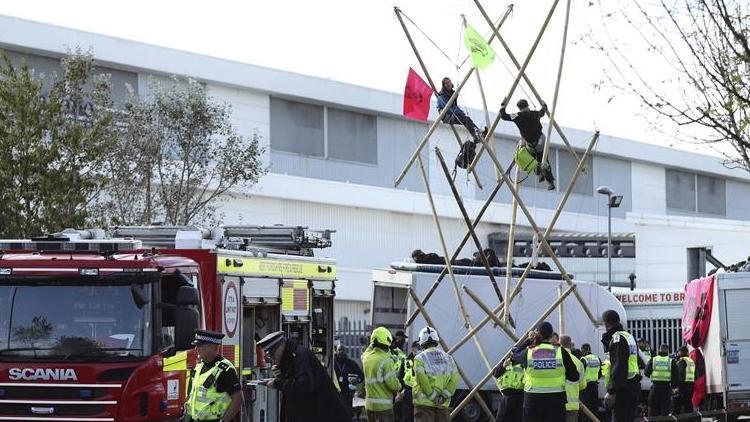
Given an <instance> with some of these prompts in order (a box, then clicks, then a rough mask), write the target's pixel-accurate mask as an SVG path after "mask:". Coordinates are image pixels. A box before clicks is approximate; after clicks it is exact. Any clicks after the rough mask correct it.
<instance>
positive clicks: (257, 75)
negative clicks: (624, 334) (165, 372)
mask: <svg viewBox="0 0 750 422" xmlns="http://www.w3.org/2000/svg"><path fill="white" fill-rule="evenodd" d="M76 46H80V47H82V48H84V49H86V48H89V47H91V48H93V51H94V54H95V57H96V59H97V64H98V66H99V67H100V68H101V69H103V70H104V71H105V72H108V73H111V74H112V81H113V84H114V87H115V96H116V98H115V99H116V100H117V99H118V96H119V99H122V96H123V95H125V89H124V86H125V85H124V84H125V83H128V84H130V85H132V86H133V87H134V88H136V92H138V93H139V94H141V95H145V94H147V93H148V87H149V80H150V78H152V77H156V78H157V79H158V78H163V77H168V76H170V75H180V76H189V77H191V78H194V79H197V80H199V81H201V82H203V83H205V84H206V86H207V88H208V92H209V93H210V95H212V96H213V97H215V98H216V99H218V100H220V101H226V102H228V103H230V104H231V105H232V107H233V119H234V123H235V125H236V126H237V128H238V129H239V131H240V133H242V134H244V135H247V136H250V135H252V133H253V131H256V130H257V131H258V133H259V134H260V135H261V136H262V142H263V143H264V144H265V146H266V153H265V157H264V158H265V160H266V163H268V166H269V173H268V174H267V175H266V176H264V177H263V178H262V179H261V181H260V183H259V184H258V185H257V186H255V187H254V188H252V189H250V190H248V191H242V192H239V191H238V192H235V193H234V195H233V198H230V199H228V200H227V202H226V203H225V204H224V206H223V208H222V212H223V213H224V214H225V223H227V224H236V223H253V224H277V223H283V224H295V225H307V226H311V227H315V228H331V229H335V230H336V234H335V235H334V238H333V239H334V246H333V247H332V248H331V249H328V250H326V251H325V254H327V255H330V256H332V257H335V258H336V259H337V260H338V263H339V267H340V273H339V281H338V283H337V297H338V300H339V305H338V308H337V309H338V314H339V316H347V317H349V318H351V319H364V318H366V315H367V313H368V311H369V309H368V308H369V300H370V295H371V293H370V292H371V284H370V277H371V270H372V269H373V268H377V267H381V268H382V267H387V266H388V264H389V263H390V262H392V261H397V260H403V259H404V258H406V257H408V256H409V255H410V253H411V251H412V250H414V249H417V248H419V249H422V250H424V251H430V252H437V253H440V254H441V255H442V251H441V250H440V244H439V241H438V237H437V232H436V231H435V227H434V223H433V220H432V217H431V213H430V208H429V203H428V201H427V197H426V195H425V193H424V188H423V186H422V182H421V180H420V176H419V172H418V169H417V168H416V167H414V168H412V169H411V171H410V173H409V174H408V176H407V177H406V179H405V180H404V182H403V183H402V184H401V185H400V186H399V187H398V188H394V187H393V182H394V180H395V178H396V176H397V175H398V174H399V173H400V171H401V169H402V167H403V166H404V164H405V163H406V161H407V159H408V157H409V156H410V154H411V153H412V151H413V150H414V148H415V146H416V144H417V142H418V141H419V140H420V138H421V137H422V135H423V134H424V133H425V132H426V129H427V125H426V124H423V123H420V122H414V121H409V120H407V119H405V118H403V117H402V116H401V107H402V96H401V95H400V94H395V93H391V92H383V91H378V90H374V89H369V88H367V87H362V86H354V85H349V84H345V83H340V82H336V81H331V80H326V79H320V78H315V77H311V76H306V75H304V74H302V73H292V72H287V71H280V70H275V69H269V68H263V67H258V66H254V65H251V64H245V63H238V62H234V61H229V60H224V59H218V58H214V57H208V56H203V55H198V54H193V53H188V52H184V51H178V50H174V49H169V48H163V47H158V46H154V45H148V44H143V43H139V42H134V41H128V40H123V39H118V38H113V37H109V36H103V35H98V34H92V33H88V32H82V31H78V30H75V29H69V28H62V27H57V26H53V25H48V24H42V23H37V22H32V21H27V20H22V19H17V18H11V17H0V47H1V48H3V49H4V50H5V51H6V52H8V53H9V54H10V55H11V57H15V58H18V57H20V56H25V57H26V58H27V61H28V63H29V64H30V66H32V67H38V68H40V69H42V70H48V69H54V67H55V66H56V59H57V58H59V57H60V56H61V55H63V54H65V52H66V51H67V49H68V48H74V47H76ZM300 72H304V69H300ZM393 88H394V90H400V88H401V87H393ZM432 113H433V114H432V117H434V116H435V111H434V110H433V112H432ZM470 114H472V115H474V116H480V115H481V114H482V113H481V112H479V111H477V110H470ZM562 123H564V122H562ZM460 130H463V129H460ZM603 130H604V132H605V133H606V128H603ZM565 132H566V134H567V136H568V138H569V139H570V140H571V142H572V143H573V145H574V147H575V148H577V149H578V150H579V151H583V150H584V149H585V147H586V144H587V142H588V140H589V138H590V137H591V133H589V132H586V131H581V130H576V129H566V130H565ZM462 133H463V134H464V135H466V133H465V132H462ZM516 136H517V135H516V129H515V127H513V126H512V125H510V124H505V123H503V124H500V125H499V127H498V131H497V132H496V136H495V143H496V147H497V150H498V155H499V157H500V160H501V162H502V163H503V164H504V165H505V164H506V163H507V162H508V161H509V160H510V157H511V156H512V151H513V148H514V145H515V142H516V141H515V137H516ZM553 138H554V140H553V142H554V145H555V146H556V147H557V148H555V149H553V150H552V155H551V158H552V163H553V166H555V168H556V170H557V176H558V180H559V183H558V188H557V190H556V191H552V192H548V191H547V190H546V189H544V187H542V186H537V185H535V183H534V181H533V178H529V179H528V181H526V182H524V184H523V187H522V194H523V197H524V198H525V202H526V204H527V205H528V206H529V207H530V209H531V211H532V213H533V214H534V216H535V218H536V220H537V222H538V223H539V224H540V226H542V227H543V228H544V227H545V226H546V224H547V223H548V222H549V221H550V219H551V217H552V214H553V212H554V208H555V206H556V204H557V202H558V201H559V200H560V198H561V196H562V191H563V190H564V189H565V186H566V185H567V181H568V180H570V174H571V172H572V169H573V168H574V167H573V165H574V161H573V160H572V158H571V157H570V155H569V154H568V153H567V152H566V151H565V149H564V148H561V147H560V146H561V144H560V140H559V137H557V136H553ZM436 146H437V147H439V148H440V149H441V150H442V151H443V153H444V155H445V156H446V157H448V159H449V160H451V161H452V159H453V157H454V156H455V154H456V152H457V147H456V142H455V139H454V137H453V135H452V133H451V132H450V131H449V130H447V129H446V128H445V127H442V128H440V129H439V130H438V132H437V133H436V135H435V136H433V138H432V141H431V143H430V145H429V148H426V149H425V152H424V153H423V158H424V160H425V163H426V166H427V172H428V174H429V179H430V182H431V186H432V191H433V193H434V194H435V195H436V197H435V198H436V203H437V208H438V212H439V214H440V216H441V218H442V220H441V222H442V225H443V229H444V230H445V233H446V236H447V242H448V247H449V249H451V251H452V248H453V247H455V246H456V245H457V244H458V242H459V241H460V240H461V238H462V236H463V234H464V233H465V229H466V227H465V224H464V222H463V220H462V219H461V214H460V213H459V210H458V207H457V206H456V204H455V202H454V199H453V197H452V196H451V193H450V190H449V187H448V184H447V183H446V180H445V177H444V175H443V173H442V171H441V170H440V168H439V165H438V162H437V159H436V158H435V154H434V152H433V149H434V148H435V147H436ZM451 166H452V163H451ZM588 167H589V169H590V170H589V171H587V172H586V173H585V174H584V175H582V177H581V178H580V179H579V184H578V185H577V186H576V188H575V190H574V193H573V195H571V198H570V200H569V201H568V204H567V206H566V208H565V210H564V212H563V214H562V216H561V218H560V219H559V221H558V223H557V225H556V227H555V234H556V235H561V236H579V237H581V238H586V239H599V240H601V239H604V240H605V241H606V236H605V235H606V230H607V209H606V206H605V197H603V196H601V195H598V194H597V193H596V192H595V191H596V188H597V187H598V186H600V185H608V186H610V187H611V188H612V189H613V190H615V191H616V192H617V193H618V194H620V195H623V197H624V200H623V203H622V205H621V206H620V207H619V208H616V209H614V210H613V222H612V225H613V231H614V232H615V233H617V237H618V238H619V239H625V240H626V243H627V242H630V243H629V244H630V245H632V244H633V243H634V244H635V248H634V254H633V253H632V251H631V253H629V254H623V256H622V257H621V256H615V257H614V258H613V268H614V277H613V278H614V279H615V280H617V281H626V280H627V276H628V275H629V274H630V273H635V274H636V275H637V284H638V287H639V288H658V289H666V290H667V291H675V290H676V291H681V290H682V286H683V284H684V282H685V281H686V278H687V270H686V268H687V248H690V247H707V248H710V249H711V251H712V253H713V255H714V256H716V257H717V258H719V259H721V260H722V261H724V262H725V263H733V262H736V261H739V260H742V259H745V258H746V257H747V256H748V253H749V252H750V174H748V173H746V172H743V171H742V170H730V169H728V168H726V167H724V166H722V164H721V163H720V160H719V159H718V158H716V157H713V156H707V155H701V154H696V153H692V152H688V151H682V150H676V149H671V148H664V147H660V146H656V145H652V144H646V143H640V142H637V141H634V140H629V139H621V138H615V137H610V136H606V135H602V136H601V139H600V140H599V142H598V145H597V147H596V149H595V151H594V154H593V158H592V159H591V163H590V165H589V166H588ZM478 170H479V175H480V180H481V181H482V182H483V184H484V188H483V189H479V188H478V187H477V185H476V183H475V182H474V181H473V179H471V178H467V177H466V173H465V172H464V171H461V170H459V172H458V176H457V179H456V180H457V182H458V185H459V188H460V190H461V193H462V196H463V199H464V202H465V204H466V206H467V208H468V210H469V213H470V214H471V216H472V218H473V216H474V215H476V213H477V211H478V210H479V208H480V207H481V205H482V204H483V200H484V198H486V197H487V195H488V193H489V191H490V190H491V189H492V187H493V184H494V179H495V173H494V169H493V167H492V165H491V162H490V161H489V159H488V158H486V157H484V158H483V160H482V162H481V163H480V166H479V167H478ZM510 203H511V201H510V193H509V192H508V190H507V189H505V188H504V189H503V190H502V191H501V194H500V195H498V197H497V198H496V199H495V201H494V202H493V203H492V205H491V206H490V208H489V209H488V211H487V213H486V215H485V218H484V219H483V221H484V222H483V223H482V224H481V225H480V226H479V227H478V231H477V233H478V235H479V237H480V239H481V240H482V242H483V243H484V244H485V245H489V243H488V242H489V240H488V239H490V238H491V237H492V236H494V238H495V239H499V242H500V243H502V242H501V240H502V238H503V236H502V233H504V231H507V224H508V222H509V220H510V210H511V205H510ZM518 221H519V224H521V225H522V226H524V227H526V228H528V224H527V222H526V220H525V218H524V217H523V216H522V214H520V213H519V220H518ZM527 233H528V230H527ZM491 235H492V236H491ZM602 236H604V237H602ZM474 249H475V248H474V247H473V245H472V244H471V243H470V244H469V245H467V247H466V251H465V252H464V254H462V256H471V253H472V252H473V251H474ZM524 259H526V258H524V257H518V258H517V260H518V261H519V262H522V261H523V260H524ZM563 263H564V264H565V265H566V268H567V270H568V271H569V272H571V273H573V274H575V276H576V277H577V278H579V279H590V280H596V281H600V282H603V281H605V280H606V278H607V259H606V257H596V258H593V257H592V258H564V259H563Z"/></svg>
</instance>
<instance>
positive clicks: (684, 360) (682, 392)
mask: <svg viewBox="0 0 750 422" xmlns="http://www.w3.org/2000/svg"><path fill="white" fill-rule="evenodd" d="M675 366H676V369H677V371H676V375H677V376H676V377H675V378H676V380H675V381H676V382H675V384H674V387H676V388H675V390H674V393H675V408H674V412H673V413H674V414H680V413H693V388H694V385H695V362H694V361H693V359H691V358H690V356H688V348H687V346H682V347H680V350H679V351H678V352H677V363H676V365H675Z"/></svg>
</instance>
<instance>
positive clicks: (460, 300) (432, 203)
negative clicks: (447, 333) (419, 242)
mask: <svg viewBox="0 0 750 422" xmlns="http://www.w3.org/2000/svg"><path fill="white" fill-rule="evenodd" d="M417 164H418V167H419V173H420V174H421V175H422V181H423V182H424V189H425V192H426V193H427V199H428V200H429V202H430V209H431V210H432V220H433V221H434V222H435V227H436V228H437V231H438V237H439V238H440V246H441V247H442V248H443V257H444V258H445V266H446V268H448V273H449V274H450V279H451V284H452V285H453V291H454V293H455V294H456V301H457V302H458V307H459V309H460V310H461V317H462V318H463V320H464V328H469V312H467V311H466V306H464V300H463V298H462V297H461V291H460V290H459V289H458V283H456V275H455V274H454V273H453V265H451V260H450V259H449V258H448V247H447V246H446V245H445V236H444V235H443V228H442V227H441V226H440V217H438V213H437V209H436V208H435V200H434V198H433V197H432V190H431V189H430V180H429V179H428V178H427V172H425V169H424V164H423V163H422V156H421V155H418V156H417Z"/></svg>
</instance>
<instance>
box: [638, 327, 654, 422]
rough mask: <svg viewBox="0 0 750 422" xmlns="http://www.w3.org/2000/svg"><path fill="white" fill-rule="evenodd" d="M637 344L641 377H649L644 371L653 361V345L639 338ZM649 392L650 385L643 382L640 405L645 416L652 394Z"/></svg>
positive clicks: (643, 338)
mask: <svg viewBox="0 0 750 422" xmlns="http://www.w3.org/2000/svg"><path fill="white" fill-rule="evenodd" d="M636 344H637V345H638V358H639V359H638V366H639V367H640V368H641V371H642V372H641V375H642V376H645V377H648V375H646V374H645V373H644V372H643V371H645V370H646V365H648V363H649V362H650V361H651V355H652V351H651V344H649V342H648V340H646V338H645V337H639V338H638V341H637V342H636ZM641 380H642V379H641ZM649 392H650V390H649V388H648V384H647V383H645V382H641V396H640V397H639V403H640V405H641V407H643V409H644V414H645V411H646V410H647V408H648V396H649V394H650V393H649Z"/></svg>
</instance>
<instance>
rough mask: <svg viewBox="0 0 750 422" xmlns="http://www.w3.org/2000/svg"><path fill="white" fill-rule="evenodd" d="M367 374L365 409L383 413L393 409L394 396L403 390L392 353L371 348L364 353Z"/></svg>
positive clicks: (363, 366) (363, 363)
mask: <svg viewBox="0 0 750 422" xmlns="http://www.w3.org/2000/svg"><path fill="white" fill-rule="evenodd" d="M362 369H363V372H364V373H365V409H367V410H370V411H373V412H382V411H385V410H389V409H392V408H393V395H394V394H396V393H397V392H398V391H399V390H400V389H401V383H400V382H399V380H398V371H396V369H395V368H394V364H393V357H392V356H391V353H390V351H388V350H383V349H380V348H377V347H373V346H370V347H368V348H367V350H365V352H364V353H362Z"/></svg>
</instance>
